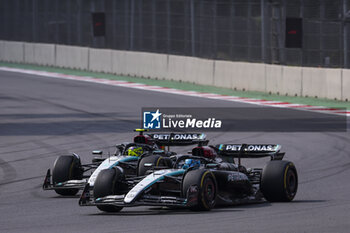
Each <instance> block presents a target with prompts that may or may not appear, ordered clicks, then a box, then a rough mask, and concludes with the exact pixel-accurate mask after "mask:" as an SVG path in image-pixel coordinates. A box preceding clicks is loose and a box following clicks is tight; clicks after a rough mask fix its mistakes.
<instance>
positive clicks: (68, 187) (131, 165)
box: [43, 129, 208, 195]
mask: <svg viewBox="0 0 350 233" xmlns="http://www.w3.org/2000/svg"><path fill="white" fill-rule="evenodd" d="M135 131H137V132H140V133H139V135H137V136H135V137H134V141H133V142H131V143H123V144H119V145H117V146H116V148H117V150H116V152H115V153H114V154H113V155H112V156H109V157H107V158H103V157H102V151H94V152H93V154H94V155H100V156H101V157H94V158H93V159H92V163H90V164H82V163H81V160H80V157H79V156H78V155H77V154H73V155H63V156H59V157H58V158H57V159H56V161H55V163H54V166H53V170H52V175H51V170H50V169H48V170H47V173H46V177H45V180H44V183H43V189H44V190H54V191H55V192H56V193H58V194H60V195H75V194H76V193H77V192H78V191H79V190H80V189H83V188H84V187H85V185H86V184H89V186H90V188H92V187H93V186H94V184H95V180H96V178H97V176H98V175H99V174H100V172H101V171H103V170H104V169H112V168H115V169H119V170H122V171H123V175H124V176H125V177H127V178H131V177H137V176H142V175H144V174H145V172H146V171H147V170H148V169H149V168H148V167H145V166H143V163H141V166H140V161H143V162H147V163H152V164H154V165H155V166H158V167H159V166H168V157H170V156H172V155H174V154H176V153H175V152H172V151H170V146H186V145H193V144H198V143H201V144H205V143H208V141H207V140H206V135H204V134H198V133H193V134H192V133H180V134H175V133H164V134H146V135H144V131H145V130H143V129H137V130H135ZM165 146H167V147H165ZM149 155H152V156H151V157H149ZM148 157H149V158H148ZM89 173H90V174H89Z"/></svg>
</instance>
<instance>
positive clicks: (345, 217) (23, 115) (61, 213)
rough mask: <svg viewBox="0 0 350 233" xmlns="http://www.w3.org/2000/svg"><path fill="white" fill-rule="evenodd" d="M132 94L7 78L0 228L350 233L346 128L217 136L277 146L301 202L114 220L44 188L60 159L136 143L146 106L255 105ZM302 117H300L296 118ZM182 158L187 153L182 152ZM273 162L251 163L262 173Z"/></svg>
mask: <svg viewBox="0 0 350 233" xmlns="http://www.w3.org/2000/svg"><path fill="white" fill-rule="evenodd" d="M249 106H250V105H246V104H240V103H234V102H227V101H221V100H210V99H202V98H198V97H187V96H180V95H173V94H165V93H157V92H150V91H146V90H136V89H130V88H121V87H113V86H107V85H102V84H91V83H85V82H79V81H69V80H59V79H53V78H47V77H37V76H33V75H24V74H17V73H11V72H0V232H26V233H30V232H33V233H34V232H35V233H40V232H51V233H53V232H85V233H89V232H106V233H107V232H123V233H125V232H143V233H146V232H349V229H350V221H349V220H350V197H349V196H350V181H349V179H350V134H349V133H348V132H338V133H337V132H313V133H311V132H309V133H307V132H303V133H301V132H274V133H272V132H270V133H264V132H241V133H234V132H210V133H208V138H209V139H211V143H212V144H218V143H275V144H281V145H282V148H283V149H284V151H286V152H287V154H286V156H285V159H287V160H290V161H293V162H294V163H295V165H296V167H297V169H298V173H299V190H298V193H297V196H296V198H295V200H294V201H293V202H290V203H268V202H266V203H262V204H251V205H241V206H234V207H224V208H216V209H213V210H212V211H210V212H192V211H189V210H186V209H168V208H159V207H134V208H125V209H123V210H122V211H121V212H120V213H117V214H106V213H102V212H100V211H99V210H98V209H97V208H95V207H79V206H78V196H76V197H60V196H59V195H57V194H56V193H55V192H53V191H43V190H42V189H41V185H42V182H43V178H44V176H45V173H46V170H47V168H50V167H52V165H53V162H54V160H55V158H56V157H57V156H58V155H62V154H68V153H71V152H76V153H78V154H79V155H80V156H81V157H82V160H83V162H85V163H87V162H90V161H91V158H92V155H91V151H92V150H94V149H103V150H104V151H105V152H106V154H108V151H109V152H111V153H112V152H114V148H110V146H112V145H114V144H116V143H120V142H125V141H131V139H132V137H133V135H134V134H135V133H134V132H132V129H134V128H139V127H140V115H141V108H142V107H249ZM297 112H298V111H295V113H294V114H298V113H297ZM180 150H183V152H185V151H187V150H188V148H180ZM264 163H265V160H264V161H262V160H260V159H259V160H248V161H247V165H248V166H256V167H263V166H264Z"/></svg>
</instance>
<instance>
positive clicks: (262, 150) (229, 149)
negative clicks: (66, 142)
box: [215, 144, 285, 160]
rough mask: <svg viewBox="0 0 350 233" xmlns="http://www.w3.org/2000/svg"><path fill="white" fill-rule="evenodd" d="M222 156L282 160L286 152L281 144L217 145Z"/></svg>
mask: <svg viewBox="0 0 350 233" xmlns="http://www.w3.org/2000/svg"><path fill="white" fill-rule="evenodd" d="M215 148H216V150H217V152H218V154H219V155H221V156H228V157H233V158H262V157H269V156H270V157H271V160H282V159H283V156H284V154H285V153H284V152H280V150H281V145H273V144H219V145H216V146H215Z"/></svg>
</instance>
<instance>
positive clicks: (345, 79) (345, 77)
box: [342, 69, 350, 101]
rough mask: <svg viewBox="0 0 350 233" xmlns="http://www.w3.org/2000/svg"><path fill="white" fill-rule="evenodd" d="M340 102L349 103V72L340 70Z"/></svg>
mask: <svg viewBox="0 0 350 233" xmlns="http://www.w3.org/2000/svg"><path fill="white" fill-rule="evenodd" d="M342 72H343V73H342V100H343V101H350V70H348V69H343V70H342Z"/></svg>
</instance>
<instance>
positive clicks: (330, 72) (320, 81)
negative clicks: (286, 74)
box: [302, 67, 342, 100]
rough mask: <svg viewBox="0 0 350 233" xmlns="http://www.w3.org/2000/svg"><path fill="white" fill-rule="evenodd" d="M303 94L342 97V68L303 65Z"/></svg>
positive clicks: (318, 96) (319, 96) (320, 96)
mask: <svg viewBox="0 0 350 233" xmlns="http://www.w3.org/2000/svg"><path fill="white" fill-rule="evenodd" d="M302 69H303V77H302V95H303V96H310V97H317V98H328V99H337V100H340V99H341V89H342V87H341V69H325V68H311V67H303V68H302Z"/></svg>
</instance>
